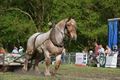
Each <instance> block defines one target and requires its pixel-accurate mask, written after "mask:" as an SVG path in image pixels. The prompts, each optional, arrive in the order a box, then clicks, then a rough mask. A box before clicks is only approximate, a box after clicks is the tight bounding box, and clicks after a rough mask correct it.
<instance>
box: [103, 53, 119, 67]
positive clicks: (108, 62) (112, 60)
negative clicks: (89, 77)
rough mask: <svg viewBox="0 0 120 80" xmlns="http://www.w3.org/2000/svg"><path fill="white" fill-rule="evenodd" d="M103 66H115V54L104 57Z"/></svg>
mask: <svg viewBox="0 0 120 80" xmlns="http://www.w3.org/2000/svg"><path fill="white" fill-rule="evenodd" d="M105 67H111V68H116V67H117V54H114V55H113V56H107V57H106V64H105Z"/></svg>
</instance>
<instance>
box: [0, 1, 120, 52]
mask: <svg viewBox="0 0 120 80" xmlns="http://www.w3.org/2000/svg"><path fill="white" fill-rule="evenodd" d="M23 4H24V5H23ZM119 4H120V0H3V1H0V12H2V10H3V9H4V10H6V9H9V8H11V7H12V8H19V9H21V10H22V11H25V12H27V13H28V14H30V16H31V17H32V20H33V21H31V20H29V18H28V16H26V15H24V14H22V13H21V12H19V11H18V12H11V11H10V12H9V11H8V12H5V13H4V14H2V15H1V16H0V28H1V30H2V34H0V36H2V37H1V38H0V42H6V40H7V41H8V40H10V42H12V41H13V42H17V39H19V40H20V42H26V41H27V40H26V38H27V37H28V36H29V35H30V34H31V33H33V32H34V31H33V30H35V29H32V30H31V29H28V26H31V28H37V31H42V32H45V31H48V29H49V27H48V22H50V21H52V22H58V21H60V20H62V19H64V18H68V17H70V16H72V17H74V18H75V20H76V22H77V33H78V38H77V41H75V42H74V41H72V42H69V43H68V42H67V44H66V43H65V44H66V48H67V49H68V50H69V51H81V50H82V49H83V48H84V47H88V48H90V47H91V46H93V45H92V43H93V42H94V41H99V42H100V43H101V44H103V45H107V19H109V18H116V17H119V16H120V6H119ZM1 26H2V27H1ZM21 26H22V27H21ZM16 28H19V30H18V29H17V30H15V29H16ZM26 30H27V31H26ZM8 34H9V35H8ZM13 34H14V36H16V37H13ZM21 34H22V37H20V36H21ZM11 37H12V39H10V38H11ZM8 42H9V41H8Z"/></svg>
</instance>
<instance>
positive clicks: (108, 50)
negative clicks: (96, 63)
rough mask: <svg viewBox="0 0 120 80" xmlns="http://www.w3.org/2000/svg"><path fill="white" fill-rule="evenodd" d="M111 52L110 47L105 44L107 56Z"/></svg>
mask: <svg viewBox="0 0 120 80" xmlns="http://www.w3.org/2000/svg"><path fill="white" fill-rule="evenodd" d="M110 54H111V49H110V48H109V46H108V45H107V46H106V50H105V55H106V56H109V55H110Z"/></svg>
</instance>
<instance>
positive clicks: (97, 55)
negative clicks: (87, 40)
mask: <svg viewBox="0 0 120 80" xmlns="http://www.w3.org/2000/svg"><path fill="white" fill-rule="evenodd" d="M99 48H100V47H99V45H98V43H97V42H95V51H94V52H95V57H96V58H95V61H96V64H97V67H100V64H99V61H98V59H99Z"/></svg>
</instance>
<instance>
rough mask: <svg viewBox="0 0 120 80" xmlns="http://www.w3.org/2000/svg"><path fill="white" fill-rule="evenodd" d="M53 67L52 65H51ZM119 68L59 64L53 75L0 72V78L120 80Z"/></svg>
mask: <svg viewBox="0 0 120 80" xmlns="http://www.w3.org/2000/svg"><path fill="white" fill-rule="evenodd" d="M39 67H40V72H42V73H43V72H44V65H43V64H42V65H40V66H39ZM51 68H52V69H51V70H53V69H54V65H52V66H51ZM119 76H120V69H113V68H97V67H79V66H75V65H74V64H69V65H65V64H64V65H61V67H60V69H59V71H58V73H57V75H56V76H55V77H45V76H44V75H41V74H40V75H37V76H36V75H34V73H33V74H21V73H20V74H19V73H16V72H15V73H14V72H5V73H2V72H1V73H0V80H115V79H116V80H120V77H119Z"/></svg>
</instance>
